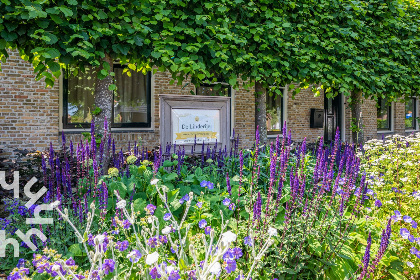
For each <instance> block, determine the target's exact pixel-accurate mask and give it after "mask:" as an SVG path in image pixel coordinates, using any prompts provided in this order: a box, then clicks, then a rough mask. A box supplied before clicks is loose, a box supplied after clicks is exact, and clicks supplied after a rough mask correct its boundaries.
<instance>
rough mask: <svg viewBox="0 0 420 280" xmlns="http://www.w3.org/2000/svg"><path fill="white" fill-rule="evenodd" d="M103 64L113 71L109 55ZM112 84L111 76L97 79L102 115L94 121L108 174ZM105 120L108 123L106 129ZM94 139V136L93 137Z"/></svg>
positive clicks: (97, 94) (112, 98)
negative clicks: (101, 143) (105, 63)
mask: <svg viewBox="0 0 420 280" xmlns="http://www.w3.org/2000/svg"><path fill="white" fill-rule="evenodd" d="M103 62H108V64H109V65H110V66H111V69H112V64H113V60H112V58H111V57H110V56H109V55H108V54H106V55H105V58H104V59H103ZM101 69H102V66H101V67H99V68H98V72H99V71H101ZM112 83H113V79H112V76H111V75H108V76H107V77H105V78H103V79H99V78H96V85H95V94H94V102H95V106H96V107H99V108H100V113H99V114H94V116H93V121H94V124H95V134H96V135H97V136H98V137H100V138H101V140H102V142H103V144H104V149H103V150H104V151H103V159H102V167H103V168H104V170H105V172H107V170H108V166H109V154H108V153H107V151H108V150H109V148H110V147H108V141H107V139H108V137H111V117H112V106H113V102H114V92H113V91H112V90H109V86H110V85H111V84H112ZM105 120H106V121H107V127H106V128H105ZM105 136H106V137H105ZM92 137H94V136H93V135H92ZM97 151H98V152H99V149H97Z"/></svg>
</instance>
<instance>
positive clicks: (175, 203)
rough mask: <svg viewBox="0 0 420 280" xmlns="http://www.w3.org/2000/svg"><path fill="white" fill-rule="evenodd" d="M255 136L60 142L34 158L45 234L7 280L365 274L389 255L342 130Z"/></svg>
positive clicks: (387, 231) (386, 239) (385, 234)
mask: <svg viewBox="0 0 420 280" xmlns="http://www.w3.org/2000/svg"><path fill="white" fill-rule="evenodd" d="M256 139H257V140H256V143H255V147H254V149H251V150H244V151H242V150H241V151H239V150H238V149H233V150H232V151H229V152H228V151H226V150H222V149H221V148H220V147H219V148H218V147H217V146H212V147H210V146H208V148H207V150H206V151H205V150H203V151H202V153H201V155H199V156H189V155H186V154H185V151H184V149H183V147H179V146H178V147H177V146H170V145H168V146H167V147H166V148H165V149H161V150H160V151H155V152H154V153H148V152H147V150H143V151H141V150H140V149H139V147H138V146H137V145H134V146H133V147H131V148H129V149H128V151H127V152H126V153H123V152H122V151H120V152H119V153H117V152H115V150H114V149H113V144H112V143H113V141H112V139H111V138H110V137H106V136H105V137H104V138H102V141H100V144H98V145H97V144H96V141H91V142H86V143H79V144H78V145H77V148H74V146H73V143H70V147H66V145H65V139H63V140H64V141H63V150H64V151H66V152H65V153H64V154H63V155H61V156H59V157H58V156H57V154H56V153H55V152H54V151H53V150H52V149H51V150H50V153H49V155H47V156H46V157H43V169H44V175H43V176H44V182H45V185H47V186H48V192H47V194H46V196H45V197H44V202H45V203H52V202H54V206H55V209H56V211H54V214H53V216H52V217H53V218H54V220H55V224H54V225H53V226H50V225H46V226H43V227H41V228H40V230H42V231H43V232H44V233H45V234H46V235H47V236H48V237H49V240H47V241H46V242H45V243H44V244H42V246H41V245H40V244H39V246H40V247H44V249H43V250H42V251H39V252H38V253H37V254H36V255H35V256H34V258H33V259H31V258H30V257H29V256H30V254H31V252H30V251H29V250H27V255H26V257H27V259H28V261H25V260H22V261H20V263H19V264H18V267H17V268H15V269H14V270H13V271H12V273H11V274H10V276H9V277H10V279H19V278H18V277H20V276H22V277H23V276H29V275H31V277H36V278H38V279H43V278H45V279H48V278H49V277H58V278H61V279H84V278H89V279H111V278H117V279H129V278H130V279H131V278H132V279H171V280H176V279H251V278H252V279H274V278H283V279H295V278H296V277H298V278H307V279H315V278H326V279H344V278H346V277H347V278H350V277H353V278H354V279H356V278H357V279H363V278H367V277H370V276H372V275H373V274H374V273H375V271H376V270H375V268H376V267H377V266H378V264H379V263H381V260H382V259H384V260H387V258H388V257H387V255H386V254H385V253H386V252H385V251H386V249H387V247H388V242H389V238H390V225H388V227H387V223H386V222H384V223H383V224H380V225H379V227H382V228H383V229H384V231H383V232H382V233H381V231H379V232H378V231H373V232H372V233H371V234H368V232H367V231H365V229H366V228H369V227H371V226H372V225H371V224H370V222H369V221H367V220H366V217H365V210H364V209H365V205H366V204H369V203H372V202H373V203H374V201H371V200H370V198H371V197H370V196H369V195H368V194H367V191H368V189H367V182H366V176H360V175H359V170H360V159H359V158H358V157H357V156H356V153H355V152H354V148H353V146H351V145H348V144H341V143H340V142H339V139H340V138H339V134H337V135H336V141H335V142H333V143H332V144H331V145H328V146H324V145H323V143H322V141H321V142H320V143H319V146H318V147H317V148H316V149H314V150H313V151H307V149H306V143H305V142H303V143H301V144H300V145H297V146H294V145H293V144H292V143H291V136H290V133H289V135H286V134H284V135H283V138H278V139H277V142H276V143H275V144H271V145H270V146H263V145H261V143H259V137H258V131H257V135H256ZM234 146H235V145H234ZM193 149H194V147H193ZM104 155H105V156H104ZM106 155H109V156H110V162H111V166H112V167H111V168H109V169H108V171H107V172H105V169H104V168H103V164H104V162H105V160H104V159H105V158H106ZM16 223H17V224H19V228H20V227H21V226H24V225H23V223H22V222H21V221H20V222H19V220H16ZM70 232H73V234H69V233H70ZM10 234H13V230H12V231H10ZM379 242H380V244H379ZM370 255H372V258H370ZM388 265H390V264H388ZM386 266H387V265H386ZM13 277H15V278H13Z"/></svg>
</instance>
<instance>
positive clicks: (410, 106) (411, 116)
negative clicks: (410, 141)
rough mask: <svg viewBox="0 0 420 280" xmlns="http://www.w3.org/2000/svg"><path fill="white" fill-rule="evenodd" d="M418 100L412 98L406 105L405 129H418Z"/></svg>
mask: <svg viewBox="0 0 420 280" xmlns="http://www.w3.org/2000/svg"><path fill="white" fill-rule="evenodd" d="M416 112H417V99H416V98H410V99H409V100H408V101H407V102H406V103H405V129H413V130H415V129H416V128H417V120H416V118H417V114H416Z"/></svg>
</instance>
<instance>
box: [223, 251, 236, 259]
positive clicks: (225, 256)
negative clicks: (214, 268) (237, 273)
mask: <svg viewBox="0 0 420 280" xmlns="http://www.w3.org/2000/svg"><path fill="white" fill-rule="evenodd" d="M234 259H235V256H234V255H233V251H232V249H229V250H227V251H226V253H224V254H223V260H224V261H225V262H226V261H228V260H234Z"/></svg>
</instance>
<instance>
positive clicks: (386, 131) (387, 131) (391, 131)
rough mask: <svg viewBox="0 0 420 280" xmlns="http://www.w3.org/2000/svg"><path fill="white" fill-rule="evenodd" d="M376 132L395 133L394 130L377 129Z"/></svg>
mask: <svg viewBox="0 0 420 280" xmlns="http://www.w3.org/2000/svg"><path fill="white" fill-rule="evenodd" d="M376 133H378V134H387V133H394V130H377V131H376Z"/></svg>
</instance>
